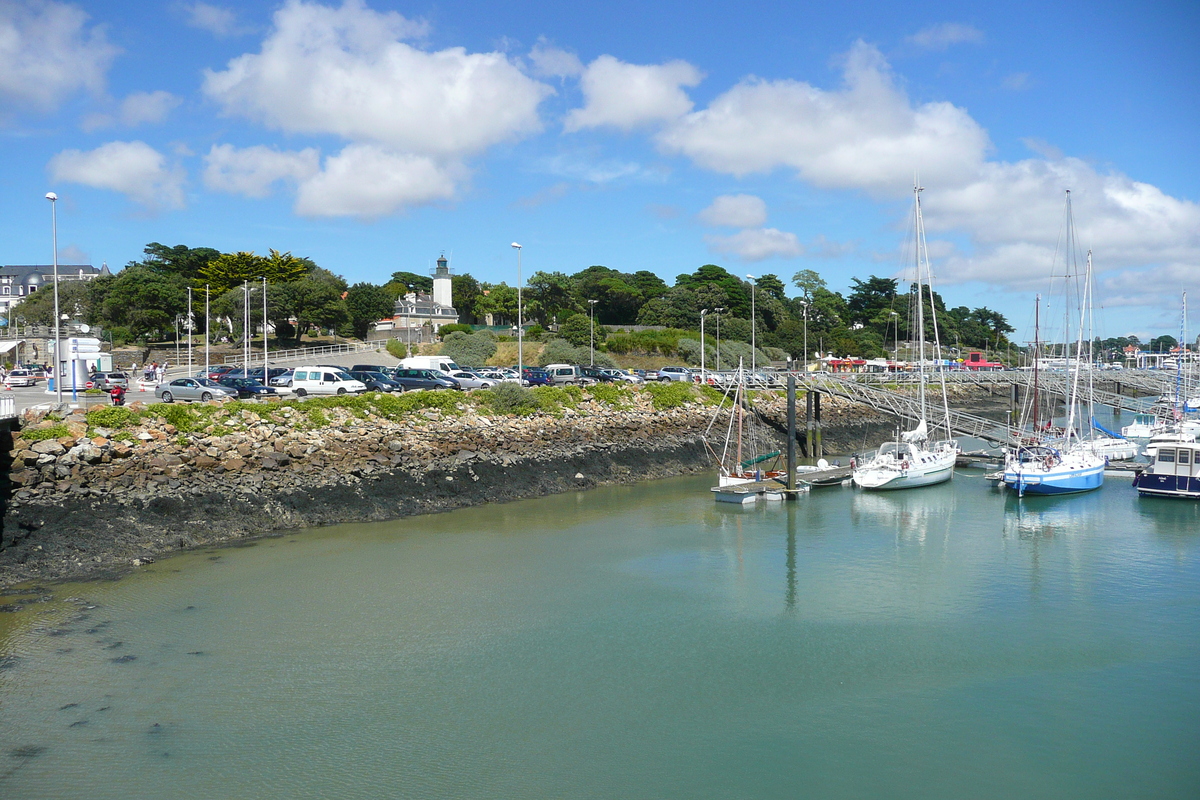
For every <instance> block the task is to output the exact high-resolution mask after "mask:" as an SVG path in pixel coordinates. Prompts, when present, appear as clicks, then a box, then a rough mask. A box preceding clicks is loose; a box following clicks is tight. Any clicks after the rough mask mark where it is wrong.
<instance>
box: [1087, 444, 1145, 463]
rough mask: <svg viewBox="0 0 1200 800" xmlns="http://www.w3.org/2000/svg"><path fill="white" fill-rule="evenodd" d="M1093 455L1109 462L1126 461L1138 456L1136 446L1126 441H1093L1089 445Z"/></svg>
mask: <svg viewBox="0 0 1200 800" xmlns="http://www.w3.org/2000/svg"><path fill="white" fill-rule="evenodd" d="M1090 447H1091V450H1092V452H1093V453H1095V454H1096V455H1098V456H1100V457H1101V458H1107V459H1108V460H1109V461H1127V460H1129V459H1131V458H1135V457H1136V456H1137V454H1138V446H1137V444H1136V443H1135V442H1131V441H1129V440H1128V439H1093V440H1092V442H1091V443H1090Z"/></svg>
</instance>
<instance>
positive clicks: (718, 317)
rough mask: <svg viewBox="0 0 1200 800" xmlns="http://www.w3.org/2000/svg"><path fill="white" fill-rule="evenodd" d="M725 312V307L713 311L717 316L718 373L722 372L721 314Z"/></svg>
mask: <svg viewBox="0 0 1200 800" xmlns="http://www.w3.org/2000/svg"><path fill="white" fill-rule="evenodd" d="M724 310H725V308H724V307H723V306H722V307H719V308H714V309H713V311H714V312H715V313H716V315H717V372H720V371H721V312H723V311H724Z"/></svg>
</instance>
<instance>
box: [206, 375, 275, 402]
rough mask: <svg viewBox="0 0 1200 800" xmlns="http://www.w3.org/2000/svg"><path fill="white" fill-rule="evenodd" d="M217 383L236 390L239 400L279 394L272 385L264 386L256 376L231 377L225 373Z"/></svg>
mask: <svg viewBox="0 0 1200 800" xmlns="http://www.w3.org/2000/svg"><path fill="white" fill-rule="evenodd" d="M217 383H219V384H221V385H222V386H225V387H228V388H230V389H233V390H234V391H235V392H237V396H238V399H239V400H258V399H261V398H264V397H274V396H276V395H278V394H279V392H277V391H276V390H275V389H274V388H273V387H271V386H264V385H263V382H262V381H260V380H258V379H256V378H231V377H229V376H228V375H227V376H225V377H224V378H221V380H219V381H217Z"/></svg>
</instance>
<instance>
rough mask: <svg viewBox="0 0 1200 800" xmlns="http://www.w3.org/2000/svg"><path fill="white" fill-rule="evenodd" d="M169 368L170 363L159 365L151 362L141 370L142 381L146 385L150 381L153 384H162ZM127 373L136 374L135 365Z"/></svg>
mask: <svg viewBox="0 0 1200 800" xmlns="http://www.w3.org/2000/svg"><path fill="white" fill-rule="evenodd" d="M170 367H171V365H170V363H168V362H166V361H164V362H163V363H161V364H159V363H158V362H157V361H151V362H150V363H149V364H147V365H146V366H145V367H144V368H143V369H142V380H143V381H145V382H146V383H150V382H151V381H153V382H155V383H162V380H163V377H164V376H165V375H166V374H167V370H168V369H169V368H170ZM129 371H130V372H133V373H136V372H137V364H134V365H133V366H132V367H131V368H130V370H129Z"/></svg>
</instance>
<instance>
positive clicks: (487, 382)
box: [449, 369, 499, 389]
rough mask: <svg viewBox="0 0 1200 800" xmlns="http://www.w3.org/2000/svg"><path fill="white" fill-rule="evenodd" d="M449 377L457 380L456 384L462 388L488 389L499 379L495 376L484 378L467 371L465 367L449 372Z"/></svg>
mask: <svg viewBox="0 0 1200 800" xmlns="http://www.w3.org/2000/svg"><path fill="white" fill-rule="evenodd" d="M449 374H450V377H451V378H453V379H454V380H456V381H458V385H459V386H461V387H462V388H464V389H490V388H491V387H493V386H495V385H496V384H497V383H499V381H497V380H496V379H495V378H491V379H489V378H485V377H483V376H482V375H480V374H479V373H476V372H468V371H467V370H465V369H460V370H458V371H457V372H451V373H449Z"/></svg>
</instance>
